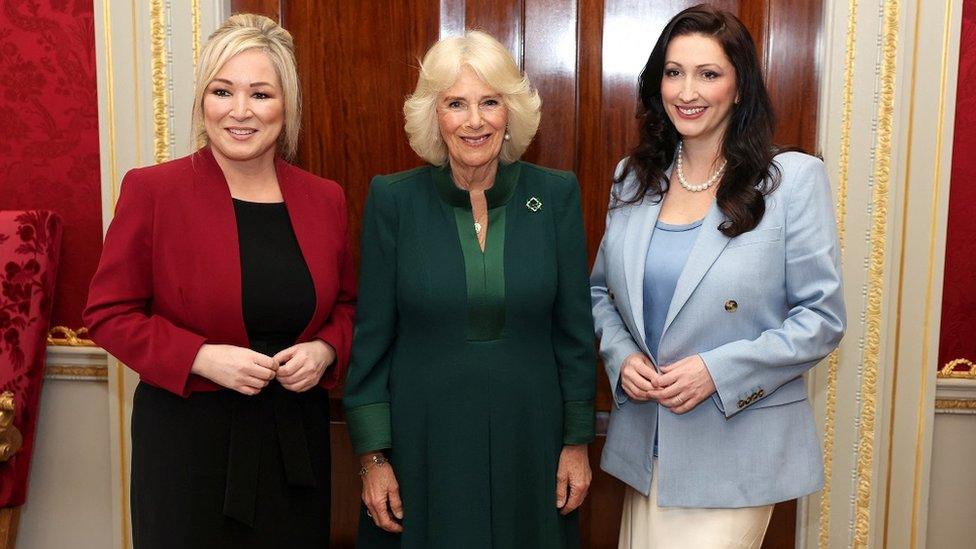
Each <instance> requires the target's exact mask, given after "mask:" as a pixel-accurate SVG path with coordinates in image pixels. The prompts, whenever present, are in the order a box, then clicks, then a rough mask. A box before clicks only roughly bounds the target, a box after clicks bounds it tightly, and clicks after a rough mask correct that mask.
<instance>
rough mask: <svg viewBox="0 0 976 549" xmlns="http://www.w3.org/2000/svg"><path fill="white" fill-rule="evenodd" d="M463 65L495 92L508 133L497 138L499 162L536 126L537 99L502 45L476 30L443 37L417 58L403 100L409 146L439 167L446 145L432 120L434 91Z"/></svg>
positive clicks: (516, 152)
mask: <svg viewBox="0 0 976 549" xmlns="http://www.w3.org/2000/svg"><path fill="white" fill-rule="evenodd" d="M464 67H469V68H470V69H471V70H472V71H474V73H475V74H476V75H478V78H480V79H481V80H482V81H483V82H484V83H485V84H487V85H488V86H489V87H491V88H492V89H494V90H495V91H496V92H498V93H499V94H501V96H502V102H503V103H504V104H505V107H506V108H507V109H508V133H509V135H510V136H511V139H510V140H507V141H503V142H502V150H501V155H500V156H501V161H502V162H504V163H511V162H515V161H516V160H518V159H519V157H521V156H522V153H524V152H525V149H527V148H528V147H529V143H531V142H532V138H533V137H535V132H536V130H538V129H539V119H540V118H541V117H542V99H540V98H539V92H538V91H536V90H535V88H533V87H532V84H531V83H529V78H528V77H527V76H526V75H525V74H524V73H522V72H521V71H520V70H519V68H518V65H516V63H515V59H513V58H512V54H511V53H509V52H508V50H506V49H505V46H502V45H501V44H500V43H499V42H498V40H495V39H494V38H492V37H491V35H489V34H487V33H485V32H481V31H470V30H469V31H467V32H465V33H464V36H455V37H450V38H444V39H443V40H440V41H438V42H437V43H436V44H434V45H433V46H431V48H430V49H429V50H427V54H426V55H424V59H423V61H421V63H420V75H419V77H418V78H417V88H416V89H415V90H414V92H413V93H412V94H411V95H410V96H408V97H407V100H406V101H405V102H404V103H403V116H404V119H405V124H404V129H405V130H406V131H407V136H408V137H409V138H410V146H411V147H412V148H413V150H414V151H415V152H416V153H417V154H418V155H420V157H421V158H423V159H424V160H426V161H427V162H430V163H431V164H434V165H436V166H443V165H444V164H445V163H446V162H447V158H448V156H447V145H446V144H445V143H444V139H443V137H442V136H441V132H440V128H439V127H438V125H437V96H438V94H440V93H442V92H444V91H445V90H447V89H448V88H450V87H451V86H452V85H454V82H455V81H457V79H458V76H459V75H460V74H461V70H462V68H464Z"/></svg>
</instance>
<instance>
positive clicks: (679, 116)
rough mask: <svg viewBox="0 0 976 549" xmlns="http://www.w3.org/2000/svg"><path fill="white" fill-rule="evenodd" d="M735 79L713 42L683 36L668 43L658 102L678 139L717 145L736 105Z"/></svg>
mask: <svg viewBox="0 0 976 549" xmlns="http://www.w3.org/2000/svg"><path fill="white" fill-rule="evenodd" d="M735 79H736V75H735V67H733V66H732V62H731V61H729V58H728V57H726V55H725V52H724V51H723V50H722V46H721V44H719V43H718V41H716V40H715V39H714V38H711V37H709V36H705V35H701V34H686V35H682V36H677V37H675V38H673V39H672V40H671V42H670V43H669V44H668V49H667V53H666V54H665V63H664V74H663V75H662V77H661V100H662V101H663V102H664V111H665V112H666V113H667V114H668V118H670V119H671V123H672V124H674V127H675V128H676V129H677V130H678V133H679V134H681V137H682V139H684V140H685V141H692V140H706V141H713V142H714V143H715V144H716V145H717V144H718V143H720V142H721V139H722V136H724V134H725V129H726V128H727V127H728V125H729V119H730V118H731V117H732V109H733V108H734V107H735V103H736V101H737V93H738V91H737V88H736V83H735Z"/></svg>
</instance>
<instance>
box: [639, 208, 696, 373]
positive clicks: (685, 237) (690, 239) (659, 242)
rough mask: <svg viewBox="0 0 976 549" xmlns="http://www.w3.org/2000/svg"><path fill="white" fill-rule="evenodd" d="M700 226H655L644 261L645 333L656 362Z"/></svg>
mask: <svg viewBox="0 0 976 549" xmlns="http://www.w3.org/2000/svg"><path fill="white" fill-rule="evenodd" d="M701 225H702V220H701V219H699V220H698V221H695V222H694V223H689V224H687V225H671V224H669V223H664V222H662V221H658V222H657V224H656V225H654V233H653V234H652V235H651V243H650V244H649V245H648V247H647V259H646V260H645V262H644V333H645V334H646V337H647V340H646V343H647V348H648V349H650V351H651V358H652V359H653V360H654V362H655V363H657V347H658V344H660V342H661V333H662V332H663V331H664V321H665V320H666V319H667V316H668V308H669V307H670V306H671V296H672V295H673V294H674V288H675V287H676V286H677V285H678V277H679V276H681V271H682V269H684V268H685V262H687V261H688V255H689V254H690V253H691V247H692V246H693V245H694V244H695V239H696V238H697V237H698V233H699V230H698V229H699V228H700V227H701Z"/></svg>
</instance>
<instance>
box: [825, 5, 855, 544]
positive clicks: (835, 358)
mask: <svg viewBox="0 0 976 549" xmlns="http://www.w3.org/2000/svg"><path fill="white" fill-rule="evenodd" d="M856 45H857V0H850V8H849V12H848V15H847V44H846V49H845V55H844V99H843V111H842V113H841V135H840V158H839V160H838V167H839V172H840V173H839V175H838V178H837V210H836V217H837V237H838V240H839V243H840V250H841V258H843V255H844V249H845V240H844V235H845V233H846V228H847V183H848V180H849V177H850V159H851V112H852V110H853V104H854V53H855V51H856V50H855V46H856ZM839 368H840V350H834V352H832V353H830V356H829V357H828V359H827V395H826V406H827V410H826V417H825V418H824V439H823V449H824V486H823V490H821V492H820V528H819V533H818V539H819V547H820V549H829V547H830V490H831V487H832V482H831V480H832V478H833V471H834V434H835V432H836V419H837V371H838V369H839Z"/></svg>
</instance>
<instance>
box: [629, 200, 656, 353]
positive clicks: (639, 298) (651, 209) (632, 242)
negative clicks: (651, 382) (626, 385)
mask: <svg viewBox="0 0 976 549" xmlns="http://www.w3.org/2000/svg"><path fill="white" fill-rule="evenodd" d="M661 202H662V200H658V201H657V202H653V201H652V200H651V199H650V198H648V197H645V198H644V200H643V201H642V202H641V203H640V204H637V205H636V206H634V207H633V208H634V211H632V212H631V214H630V217H629V218H628V219H627V231H626V233H625V234H624V279H625V280H626V282H627V299H628V301H629V303H630V310H631V312H632V313H633V321H634V326H636V327H637V331H638V332H639V334H640V341H638V342H637V343H638V345H639V346H640V347H641V348H642V349H644V348H645V347H646V341H647V339H646V338H647V334H646V333H645V330H644V263H645V261H646V260H647V246H648V245H649V244H650V243H651V234H652V233H653V231H654V224H655V223H657V216H658V214H659V213H660V212H661ZM645 352H646V349H645Z"/></svg>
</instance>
